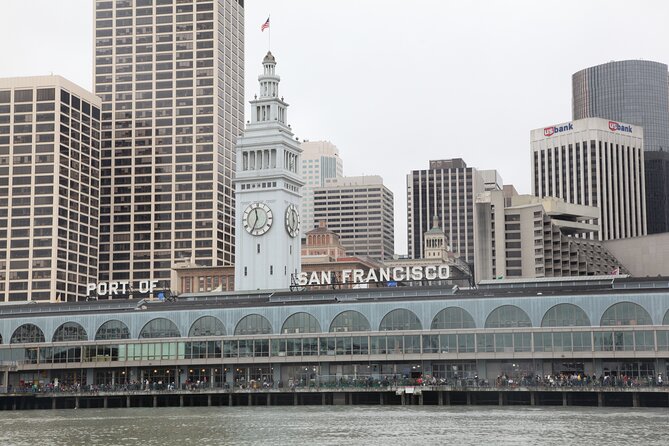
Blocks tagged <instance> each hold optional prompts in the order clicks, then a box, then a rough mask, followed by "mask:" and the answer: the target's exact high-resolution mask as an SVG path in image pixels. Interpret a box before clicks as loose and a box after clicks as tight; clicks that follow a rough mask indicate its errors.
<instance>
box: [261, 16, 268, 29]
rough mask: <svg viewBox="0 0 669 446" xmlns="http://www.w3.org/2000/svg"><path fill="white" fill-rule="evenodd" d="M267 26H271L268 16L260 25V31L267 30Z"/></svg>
mask: <svg viewBox="0 0 669 446" xmlns="http://www.w3.org/2000/svg"><path fill="white" fill-rule="evenodd" d="M265 28H269V17H267V21H265V23H263V24H262V26H261V27H260V31H265Z"/></svg>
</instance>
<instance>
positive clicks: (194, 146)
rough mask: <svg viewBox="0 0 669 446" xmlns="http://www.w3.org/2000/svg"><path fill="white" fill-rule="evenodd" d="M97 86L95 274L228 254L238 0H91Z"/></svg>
mask: <svg viewBox="0 0 669 446" xmlns="http://www.w3.org/2000/svg"><path fill="white" fill-rule="evenodd" d="M95 91H96V93H97V94H98V95H100V97H101V98H102V126H103V132H102V154H101V156H102V170H101V175H102V186H101V222H100V223H101V226H100V233H101V237H100V277H99V278H100V280H101V281H106V280H113V281H115V280H129V281H131V283H133V284H134V286H137V282H138V281H141V280H147V279H158V280H162V281H164V284H167V283H169V280H170V268H171V266H172V263H173V262H174V261H176V260H179V259H183V258H190V259H192V260H193V261H194V262H195V263H197V264H199V265H205V266H206V265H224V264H231V263H233V262H234V244H235V240H234V227H235V222H234V207H235V206H234V196H233V188H232V177H233V173H234V171H235V158H234V144H235V140H236V138H237V136H238V135H239V134H241V133H242V124H243V116H244V108H243V107H244V104H243V99H244V8H243V1H241V0H203V1H197V2H196V1H177V0H135V1H131V0H117V1H97V2H96V5H95Z"/></svg>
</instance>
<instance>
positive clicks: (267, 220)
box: [243, 203, 273, 235]
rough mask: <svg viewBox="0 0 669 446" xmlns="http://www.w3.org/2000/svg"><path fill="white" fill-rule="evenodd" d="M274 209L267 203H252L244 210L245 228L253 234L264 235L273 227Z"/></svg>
mask: <svg viewBox="0 0 669 446" xmlns="http://www.w3.org/2000/svg"><path fill="white" fill-rule="evenodd" d="M272 218H273V217H272V210H271V209H270V208H269V207H268V206H267V205H266V204H265V203H251V204H250V205H248V207H247V208H246V209H245V210H244V217H243V222H244V229H246V231H247V232H248V233H249V234H251V235H263V234H265V233H266V232H267V231H269V228H271V227H272Z"/></svg>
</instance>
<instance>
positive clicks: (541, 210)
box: [476, 190, 621, 280]
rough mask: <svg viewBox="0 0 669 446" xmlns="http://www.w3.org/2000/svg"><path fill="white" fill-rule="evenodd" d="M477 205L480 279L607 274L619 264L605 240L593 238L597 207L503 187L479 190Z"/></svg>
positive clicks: (619, 266)
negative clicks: (521, 192)
mask: <svg viewBox="0 0 669 446" xmlns="http://www.w3.org/2000/svg"><path fill="white" fill-rule="evenodd" d="M476 208H477V213H478V214H479V222H480V224H479V228H480V233H479V237H478V239H477V246H476V277H477V278H478V280H486V279H495V278H514V277H524V278H534V277H563V276H592V275H601V274H604V275H606V274H610V273H611V272H612V271H614V270H616V269H618V268H621V265H620V262H618V261H617V260H616V259H615V258H614V257H613V256H612V255H611V254H610V253H609V252H608V251H607V250H606V249H605V248H604V247H603V246H602V242H600V241H599V240H589V238H592V239H595V238H597V237H596V234H597V231H599V226H598V225H597V224H596V223H593V221H594V222H596V220H597V218H598V217H599V209H597V208H596V207H594V206H584V205H580V204H571V203H565V202H564V200H562V199H559V198H554V197H547V198H538V197H535V196H532V195H518V194H515V193H513V192H511V193H509V191H508V190H505V191H490V192H484V193H482V194H479V195H478V196H477V197H476ZM573 235H581V236H583V235H585V236H586V237H581V238H578V237H572V236H573ZM591 235H593V236H592V237H590V236H591Z"/></svg>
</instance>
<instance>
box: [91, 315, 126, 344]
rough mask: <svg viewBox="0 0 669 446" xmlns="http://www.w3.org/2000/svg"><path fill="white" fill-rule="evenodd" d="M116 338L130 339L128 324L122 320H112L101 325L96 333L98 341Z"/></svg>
mask: <svg viewBox="0 0 669 446" xmlns="http://www.w3.org/2000/svg"><path fill="white" fill-rule="evenodd" d="M115 339H130V330H128V326H127V325H125V324H124V323H123V322H121V321H117V320H111V321H107V322H105V323H104V324H102V325H100V328H98V331H97V332H96V333H95V340H96V341H110V340H115Z"/></svg>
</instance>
